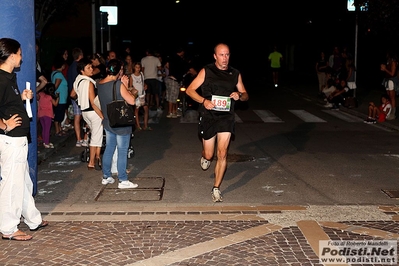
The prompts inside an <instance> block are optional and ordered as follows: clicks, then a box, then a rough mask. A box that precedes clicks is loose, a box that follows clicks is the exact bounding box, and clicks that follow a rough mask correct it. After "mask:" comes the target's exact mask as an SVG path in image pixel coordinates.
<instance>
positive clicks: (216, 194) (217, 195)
mask: <svg viewBox="0 0 399 266" xmlns="http://www.w3.org/2000/svg"><path fill="white" fill-rule="evenodd" d="M211 194H212V200H213V202H222V201H223V198H222V193H221V192H220V190H219V188H217V187H214V188H213V189H212V192H211Z"/></svg>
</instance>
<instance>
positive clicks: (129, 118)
mask: <svg viewBox="0 0 399 266" xmlns="http://www.w3.org/2000/svg"><path fill="white" fill-rule="evenodd" d="M115 86H116V81H115V82H114V86H113V98H112V99H113V101H112V102H110V103H108V104H107V115H108V120H109V126H110V127H128V126H134V125H135V115H134V109H133V106H132V105H130V104H128V103H127V102H126V101H125V100H117V99H116V88H115Z"/></svg>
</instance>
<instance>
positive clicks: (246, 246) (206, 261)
mask: <svg viewBox="0 0 399 266" xmlns="http://www.w3.org/2000/svg"><path fill="white" fill-rule="evenodd" d="M326 208H328V207H326ZM361 211H362V210H361V207H360V209H359V212H361ZM296 212H305V213H306V212H309V213H307V214H306V215H305V217H310V218H309V220H300V221H292V224H293V225H290V226H286V225H285V224H284V223H282V224H281V225H280V224H277V223H270V222H269V221H268V220H267V219H264V218H263V217H265V215H266V216H267V215H276V216H280V215H283V214H285V215H287V214H288V215H290V214H293V215H294V216H293V217H295V213H296ZM398 212H399V207H387V206H381V207H379V208H378V210H376V215H377V216H375V217H378V216H379V217H382V218H384V220H381V221H379V220H373V221H371V220H370V221H369V220H359V221H340V222H332V221H322V220H315V219H311V217H314V214H312V213H311V211H310V209H309V208H308V207H304V206H280V207H279V206H261V207H245V206H235V207H233V206H230V207H223V208H219V207H217V206H214V207H211V206H210V207H207V208H196V207H191V208H187V207H185V208H183V207H180V208H175V209H174V208H167V207H166V208H155V209H151V208H144V209H142V210H141V211H136V212H133V211H119V212H109V211H103V210H101V209H100V210H98V211H79V210H74V211H71V210H69V211H63V210H62V208H55V209H54V211H51V212H48V213H46V212H43V215H44V217H45V219H47V220H49V221H50V225H49V226H48V227H46V228H45V229H43V230H40V231H37V232H32V235H33V237H34V238H33V239H32V240H31V241H27V242H20V241H8V240H7V241H6V240H3V241H1V242H0V243H1V249H0V265H298V266H299V265H321V264H320V263H319V259H318V248H317V245H318V241H319V240H327V239H331V240H386V239H394V240H397V239H399V223H398V220H399V215H398ZM365 215H366V216H367V214H365ZM385 215H388V217H389V218H390V219H386V216H385ZM375 217H373V218H375ZM20 229H21V230H24V231H28V228H27V227H26V225H24V224H23V223H21V226H20Z"/></svg>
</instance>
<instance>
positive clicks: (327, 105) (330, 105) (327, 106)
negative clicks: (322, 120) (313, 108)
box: [324, 103, 333, 108]
mask: <svg viewBox="0 0 399 266" xmlns="http://www.w3.org/2000/svg"><path fill="white" fill-rule="evenodd" d="M324 107H326V108H331V107H333V105H332V103H326V105H324Z"/></svg>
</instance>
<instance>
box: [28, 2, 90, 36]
mask: <svg viewBox="0 0 399 266" xmlns="http://www.w3.org/2000/svg"><path fill="white" fill-rule="evenodd" d="M90 2H91V0H35V23H36V25H35V26H36V38H37V39H40V38H41V36H42V34H43V32H44V31H45V30H46V27H47V26H48V25H49V24H51V23H53V22H57V21H64V20H66V19H67V18H70V17H77V16H78V15H79V8H78V6H79V4H84V3H90Z"/></svg>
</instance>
